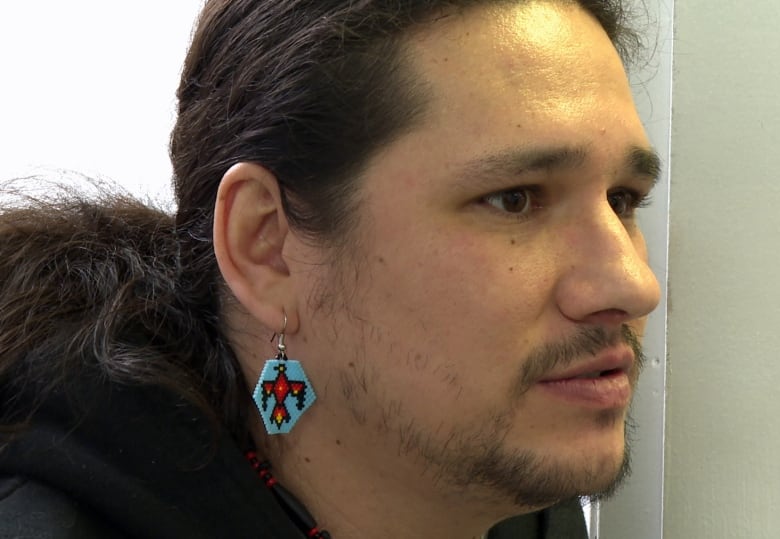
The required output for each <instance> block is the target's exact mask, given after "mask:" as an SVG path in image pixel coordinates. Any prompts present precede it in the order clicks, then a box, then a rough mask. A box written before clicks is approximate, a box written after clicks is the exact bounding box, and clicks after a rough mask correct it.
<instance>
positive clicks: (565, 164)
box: [458, 146, 661, 185]
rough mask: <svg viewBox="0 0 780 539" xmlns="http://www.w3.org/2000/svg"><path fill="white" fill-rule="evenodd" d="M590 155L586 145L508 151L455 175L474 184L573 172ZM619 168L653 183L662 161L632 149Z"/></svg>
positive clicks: (645, 150)
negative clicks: (542, 173) (532, 173)
mask: <svg viewBox="0 0 780 539" xmlns="http://www.w3.org/2000/svg"><path fill="white" fill-rule="evenodd" d="M589 154H590V152H589V151H588V149H587V147H585V146H560V147H549V148H533V149H510V150H506V151H503V152H499V153H497V154H493V155H488V156H484V157H479V158H477V159H474V160H472V161H469V162H467V163H466V164H465V165H464V166H463V167H462V169H461V171H460V173H459V174H458V176H460V177H461V179H462V181H464V182H467V183H470V184H472V185H473V183H474V182H475V181H480V182H482V181H485V182H491V181H495V180H503V179H506V178H511V177H517V176H520V175H522V174H523V173H527V172H535V171H539V170H544V171H555V170H565V169H575V168H577V167H581V166H583V165H584V164H585V162H586V161H587V159H588V156H589ZM621 169H622V171H621V174H623V175H625V174H628V175H632V176H644V177H646V178H648V179H649V180H650V181H651V182H652V183H653V184H655V183H656V182H657V181H658V178H659V177H660V174H661V158H660V157H659V156H658V153H657V152H656V151H655V150H654V149H652V148H645V147H641V146H631V147H629V149H628V150H627V151H626V154H625V157H624V159H623V164H622V167H621Z"/></svg>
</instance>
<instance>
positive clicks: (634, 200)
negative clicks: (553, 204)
mask: <svg viewBox="0 0 780 539" xmlns="http://www.w3.org/2000/svg"><path fill="white" fill-rule="evenodd" d="M520 193H524V195H525V198H526V199H527V200H526V201H525V203H524V204H523V207H522V209H521V211H519V212H512V211H507V210H506V209H500V208H498V207H496V205H494V204H492V203H491V200H496V199H498V201H499V203H500V202H502V201H501V199H500V197H504V196H507V195H517V194H520ZM617 195H626V196H628V197H629V199H628V202H627V206H626V209H625V211H624V212H623V214H622V215H621V214H620V213H618V211H617V210H616V209H615V207H614V205H613V204H612V201H611V200H610V199H612V198H613V197H615V196H617ZM540 196H541V189H539V188H538V187H535V186H523V187H513V188H511V189H504V190H502V191H496V192H494V193H490V194H488V195H485V196H483V197H481V198H480V199H479V202H480V203H481V204H483V205H485V206H488V207H489V208H490V209H492V210H493V211H496V212H498V213H502V214H506V215H511V216H513V217H514V218H523V217H528V216H529V214H530V213H531V212H532V211H534V210H538V209H541V208H543V207H544V206H543V204H538V203H535V200H536V199H538V198H539V197H540ZM607 201H608V202H609V203H610V205H611V206H612V207H613V209H614V210H615V213H616V214H617V215H618V216H619V217H620V218H621V219H630V218H632V217H633V216H634V212H635V210H637V209H639V208H645V207H647V206H649V205H650V204H651V202H652V200H651V198H650V194H649V193H641V192H639V191H636V190H634V189H629V188H619V189H615V190H613V191H611V192H608V193H607Z"/></svg>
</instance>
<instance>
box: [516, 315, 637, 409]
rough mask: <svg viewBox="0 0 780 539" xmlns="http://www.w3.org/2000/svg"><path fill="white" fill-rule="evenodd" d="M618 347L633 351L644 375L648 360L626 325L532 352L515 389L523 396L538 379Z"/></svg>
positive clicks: (585, 332)
mask: <svg viewBox="0 0 780 539" xmlns="http://www.w3.org/2000/svg"><path fill="white" fill-rule="evenodd" d="M618 344H626V345H628V346H630V347H631V349H632V350H633V351H634V362H635V368H636V369H637V371H640V372H641V370H642V367H643V365H644V362H645V356H644V354H643V353H642V345H641V343H640V342H639V337H638V336H637V334H636V332H635V331H634V330H633V329H631V327H629V326H628V325H626V324H623V325H621V326H620V328H619V329H615V330H612V331H608V330H606V329H604V328H603V327H600V326H591V327H587V328H581V329H580V330H578V331H577V333H575V334H574V335H572V336H571V337H569V338H567V339H565V340H563V341H559V342H553V343H547V344H543V345H540V346H538V347H536V348H535V349H533V350H531V352H530V353H529V354H528V357H527V358H526V361H525V363H524V365H523V369H522V371H521V373H520V377H519V378H520V379H519V381H518V383H517V384H516V385H515V387H516V388H518V393H519V395H522V394H523V393H525V392H526V391H527V390H528V389H529V388H530V387H531V386H532V385H533V384H534V383H536V382H537V381H538V380H539V379H541V378H543V377H544V376H545V375H547V374H549V373H550V372H552V371H554V370H555V369H558V368H565V367H567V366H568V365H571V364H572V363H574V362H576V361H578V360H581V359H582V357H583V356H595V355H597V354H598V353H599V352H601V351H603V350H605V349H607V348H610V347H613V346H616V345H618ZM519 395H518V396H519Z"/></svg>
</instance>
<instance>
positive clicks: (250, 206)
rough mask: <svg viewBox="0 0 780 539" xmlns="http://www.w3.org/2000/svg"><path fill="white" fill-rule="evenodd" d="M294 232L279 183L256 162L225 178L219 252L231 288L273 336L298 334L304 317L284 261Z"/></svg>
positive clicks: (219, 204)
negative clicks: (289, 238) (284, 206)
mask: <svg viewBox="0 0 780 539" xmlns="http://www.w3.org/2000/svg"><path fill="white" fill-rule="evenodd" d="M288 232H289V227H288V223H287V218H286V216H285V213H284V208H283V206H282V196H281V192H280V190H279V182H277V180H276V177H275V176H274V175H273V174H272V173H271V172H270V171H269V170H268V169H266V168H264V167H263V166H261V165H258V164H255V163H238V164H236V165H233V166H232V167H231V168H230V169H229V170H228V171H227V172H226V173H225V175H224V176H223V177H222V181H221V182H220V184H219V190H218V191H217V201H216V207H215V211H214V252H215V254H216V257H217V263H218V264H219V269H220V271H221V272H222V277H223V278H224V280H225V282H226V284H227V286H228V287H229V288H230V290H231V291H232V292H233V295H234V296H235V297H236V299H237V300H238V301H239V302H240V303H241V305H243V307H244V308H245V309H246V310H247V311H248V312H249V314H251V315H252V316H253V317H254V318H256V319H257V320H258V321H259V322H261V323H262V324H263V325H264V326H266V327H267V328H268V329H270V330H272V331H277V332H278V331H281V329H282V327H283V326H284V317H285V315H286V316H287V324H286V330H285V332H286V333H288V334H292V333H295V331H296V330H297V327H298V316H297V312H296V311H295V307H294V306H295V305H296V301H295V297H294V290H293V287H292V279H291V278H290V271H289V269H288V267H287V264H286V262H285V260H284V257H283V254H282V253H283V248H284V243H285V240H287V238H288Z"/></svg>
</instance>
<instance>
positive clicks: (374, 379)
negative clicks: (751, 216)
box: [288, 3, 659, 509]
mask: <svg viewBox="0 0 780 539" xmlns="http://www.w3.org/2000/svg"><path fill="white" fill-rule="evenodd" d="M410 47H411V48H410V51H411V58H412V59H413V60H412V63H413V66H414V68H415V70H416V72H417V73H418V74H419V76H421V77H422V78H423V79H424V80H425V81H426V82H427V84H428V85H429V87H430V89H431V101H430V103H429V106H428V109H427V112H426V115H425V117H424V119H423V120H422V121H421V122H420V124H419V125H418V126H417V127H416V128H415V129H414V130H413V131H412V132H411V133H409V134H406V135H404V136H403V137H401V138H400V139H398V140H397V141H395V142H393V143H392V144H390V145H388V146H387V147H386V148H384V149H383V151H381V152H380V153H379V154H378V155H377V156H376V157H375V158H374V159H373V160H372V161H371V163H370V165H369V167H368V169H367V171H366V173H365V175H364V177H363V179H362V180H361V184H360V190H359V193H358V197H359V199H360V209H359V216H358V217H359V220H360V223H361V230H360V232H359V236H360V242H359V243H360V245H359V247H357V248H356V252H355V253H354V256H353V257H351V259H350V260H349V261H346V262H344V266H345V267H344V268H341V271H340V272H339V274H340V278H339V279H338V280H337V282H338V285H337V284H336V280H334V279H333V278H332V273H330V272H329V270H328V268H327V267H319V266H316V265H310V264H306V263H305V262H304V263H302V264H301V266H300V267H299V268H297V270H295V269H294V277H295V278H296V279H298V280H299V282H300V286H301V287H303V288H304V289H307V287H308V293H307V294H304V297H309V298H310V299H311V300H310V301H308V302H305V303H303V304H302V305H300V306H299V311H300V320H301V324H300V326H301V330H300V332H299V333H298V334H297V335H295V336H293V337H292V338H291V340H290V341H289V342H288V346H289V348H290V350H291V352H292V355H293V356H294V357H297V358H300V359H301V360H302V361H303V362H304V365H305V366H306V368H307V370H308V371H309V372H310V376H311V378H312V380H313V382H314V384H315V385H316V387H317V390H318V393H319V396H320V400H319V402H318V403H317V404H316V405H315V406H314V407H313V408H312V410H311V411H310V412H309V413H310V414H311V417H312V419H311V423H310V425H316V426H317V427H316V428H319V429H328V432H329V433H331V434H332V437H333V440H334V444H335V443H338V445H339V446H343V447H346V446H349V449H345V451H347V450H348V451H349V454H350V458H349V461H345V465H344V466H345V470H346V469H350V470H352V468H356V467H357V468H361V469H362V470H363V471H362V472H360V473H364V472H365V471H366V470H373V471H374V472H375V473H376V472H378V473H380V474H382V475H385V476H386V477H387V480H388V481H389V482H390V483H399V484H402V483H403V482H409V483H411V482H412V481H414V482H415V486H414V489H416V491H419V492H423V493H424V492H428V489H432V491H436V492H437V493H441V492H452V493H453V499H463V500H471V501H473V500H475V499H480V500H486V501H490V502H491V503H496V504H498V505H499V506H501V507H509V506H511V505H513V504H515V505H514V508H515V509H516V504H519V505H522V506H526V507H539V506H544V505H548V504H550V503H553V502H554V501H556V500H558V499H560V498H564V497H568V496H572V495H575V494H586V493H596V492H599V491H601V490H603V489H607V488H608V487H609V486H610V485H611V484H612V482H613V481H614V480H615V478H616V476H617V475H618V473H619V471H620V469H621V464H622V463H623V460H624V421H625V417H626V411H627V407H628V404H629V400H630V394H631V390H632V388H633V386H634V384H635V382H636V377H637V376H638V365H637V359H638V358H637V357H635V355H636V354H635V351H634V350H633V349H632V345H631V338H630V337H629V336H630V335H632V334H637V335H641V333H642V331H643V328H644V317H645V316H646V315H647V314H648V313H649V312H650V311H651V310H652V309H653V308H654V307H655V306H656V304H657V302H658V298H659V288H658V284H657V282H656V280H655V278H654V276H653V275H652V273H651V271H650V270H649V268H648V266H647V264H646V258H647V253H646V250H645V243H644V240H643V237H642V234H641V232H640V231H639V229H638V226H637V223H636V219H635V214H634V208H635V206H636V205H638V204H639V203H640V201H641V199H642V197H644V196H645V195H646V194H647V193H648V192H649V190H650V188H651V187H652V183H653V179H654V177H653V176H654V175H655V174H656V173H657V170H656V168H657V163H655V161H654V158H653V156H652V154H651V153H650V152H649V150H648V142H647V139H646V137H645V134H644V131H643V128H642V126H641V124H640V121H639V119H638V117H637V114H636V111H635V108H634V104H633V101H632V97H631V93H630V90H629V86H628V83H627V81H626V77H625V74H624V72H623V68H622V65H621V62H620V59H619V58H618V56H617V54H616V52H615V50H614V48H613V47H612V45H611V43H610V41H609V39H608V38H607V36H606V35H605V34H604V32H603V30H602V29H601V28H600V27H599V25H598V23H597V22H596V21H595V20H593V19H592V18H591V17H590V16H589V15H587V14H586V13H585V12H583V11H582V10H581V9H580V8H578V7H575V6H559V5H556V4H553V3H529V4H524V5H520V6H514V7H507V6H500V7H492V8H489V9H484V8H482V9H477V10H473V11H470V12H468V13H467V14H466V15H464V16H453V17H449V18H445V19H442V20H440V21H438V22H436V23H435V24H434V25H432V26H429V27H427V28H426V29H425V30H424V31H422V32H420V33H419V34H417V35H416V36H414V37H413V38H411V40H410ZM298 249H299V251H298V252H289V253H288V254H289V255H290V257H291V258H297V259H300V260H303V261H306V260H312V259H313V258H316V252H311V251H307V249H310V250H311V249H314V248H312V247H304V246H300V247H299V248H298ZM315 251H316V250H315ZM345 268H346V269H345ZM350 275H351V276H352V277H349V276H350ZM323 283H325V284H323ZM323 287H324V289H323ZM323 298H326V299H323ZM583 377H584V378H583ZM592 377H596V378H592ZM300 428H306V427H304V426H303V424H302V426H301V427H300ZM312 428H314V427H312ZM336 440H338V442H336ZM334 473H337V474H338V473H341V472H340V471H336V472H334ZM352 473H354V470H352V471H350V472H349V473H346V472H345V476H350V474H352ZM358 476H359V475H358ZM390 483H388V488H390ZM448 489H449V490H448Z"/></svg>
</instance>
